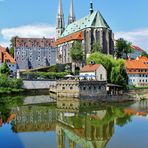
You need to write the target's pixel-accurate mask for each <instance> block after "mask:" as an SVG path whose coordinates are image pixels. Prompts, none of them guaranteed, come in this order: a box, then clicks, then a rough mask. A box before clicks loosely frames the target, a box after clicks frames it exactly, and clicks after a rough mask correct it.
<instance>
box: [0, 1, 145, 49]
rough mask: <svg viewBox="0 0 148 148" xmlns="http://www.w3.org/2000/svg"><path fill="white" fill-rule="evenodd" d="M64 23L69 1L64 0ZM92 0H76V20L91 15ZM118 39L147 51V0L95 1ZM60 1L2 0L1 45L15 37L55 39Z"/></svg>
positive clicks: (0, 9)
mask: <svg viewBox="0 0 148 148" xmlns="http://www.w3.org/2000/svg"><path fill="white" fill-rule="evenodd" d="M62 2H63V11H64V17H65V24H67V21H68V20H67V17H68V15H69V9H70V0H63V1H62ZM89 3H90V0H74V10H75V15H76V19H80V18H81V17H84V16H86V15H88V14H89ZM93 4H94V10H99V11H100V12H101V14H102V15H103V17H104V18H105V19H106V21H107V23H108V24H109V26H110V28H111V29H112V30H113V32H114V34H115V38H116V39H118V38H121V37H122V38H125V39H126V40H128V41H130V42H132V43H133V44H134V45H137V46H140V47H141V48H143V49H144V50H146V51H148V16H147V14H148V10H147V6H148V0H93ZM57 8H58V0H0V45H2V46H9V44H10V42H9V41H10V39H11V37H13V36H19V37H47V38H50V37H54V36H55V25H56V15H57Z"/></svg>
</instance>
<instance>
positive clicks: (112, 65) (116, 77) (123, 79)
mask: <svg viewBox="0 0 148 148" xmlns="http://www.w3.org/2000/svg"><path fill="white" fill-rule="evenodd" d="M90 61H95V63H96V64H102V65H103V66H104V67H105V69H106V70H107V79H108V82H109V83H113V84H118V85H121V86H123V87H126V85H127V82H128V77H127V74H126V70H125V66H124V63H125V61H124V60H123V59H117V60H115V59H114V58H113V57H112V56H111V55H105V54H102V53H100V52H95V53H93V54H91V55H90V56H89V58H87V63H90Z"/></svg>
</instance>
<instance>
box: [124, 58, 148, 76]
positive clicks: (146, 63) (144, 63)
mask: <svg viewBox="0 0 148 148" xmlns="http://www.w3.org/2000/svg"><path fill="white" fill-rule="evenodd" d="M125 66H126V69H127V70H132V69H133V70H134V69H137V70H139V69H144V70H148V58H147V57H142V56H141V57H138V58H137V59H136V60H126V62H125ZM129 73H136V71H135V72H132V71H131V72H129ZM137 73H139V72H138V71H137ZM146 73H147V72H146Z"/></svg>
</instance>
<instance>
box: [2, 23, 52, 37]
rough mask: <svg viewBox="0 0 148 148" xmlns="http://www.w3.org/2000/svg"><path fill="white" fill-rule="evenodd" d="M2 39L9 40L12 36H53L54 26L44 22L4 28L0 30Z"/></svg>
mask: <svg viewBox="0 0 148 148" xmlns="http://www.w3.org/2000/svg"><path fill="white" fill-rule="evenodd" d="M1 34H2V37H3V39H5V40H10V39H11V38H12V37H14V36H19V37H26V38H41V37H46V38H50V37H54V35H55V27H53V26H49V25H46V24H39V25H26V26H19V27H14V28H4V29H2V30H1Z"/></svg>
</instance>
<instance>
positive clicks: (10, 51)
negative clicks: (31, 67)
mask: <svg viewBox="0 0 148 148" xmlns="http://www.w3.org/2000/svg"><path fill="white" fill-rule="evenodd" d="M9 54H10V55H11V56H12V57H13V58H14V48H13V47H10V48H9Z"/></svg>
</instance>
